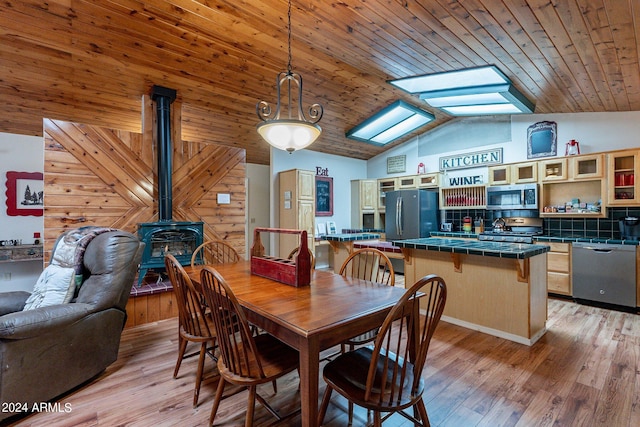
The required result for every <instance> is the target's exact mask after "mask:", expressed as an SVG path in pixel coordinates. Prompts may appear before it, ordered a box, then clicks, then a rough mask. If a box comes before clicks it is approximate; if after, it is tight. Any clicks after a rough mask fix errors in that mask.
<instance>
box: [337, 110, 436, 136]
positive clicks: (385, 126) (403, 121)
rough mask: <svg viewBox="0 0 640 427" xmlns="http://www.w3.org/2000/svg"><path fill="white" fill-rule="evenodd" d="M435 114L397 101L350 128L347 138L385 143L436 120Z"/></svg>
mask: <svg viewBox="0 0 640 427" xmlns="http://www.w3.org/2000/svg"><path fill="white" fill-rule="evenodd" d="M434 119H435V116H434V115H433V114H431V113H428V112H426V111H424V110H421V109H420V108H417V107H414V106H413V105H411V104H408V103H406V102H404V101H396V102H394V103H393V104H391V105H389V106H388V107H386V108H383V109H382V110H380V111H378V112H377V113H376V114H374V115H373V116H371V117H369V118H368V119H367V120H365V121H364V122H362V123H361V124H359V125H358V126H356V127H354V128H353V129H351V130H349V131H348V132H347V133H346V136H347V138H351V139H356V140H359V141H365V142H369V143H372V144H377V145H385V144H388V143H390V142H391V141H394V140H396V139H398V138H400V137H402V136H403V135H406V134H408V133H410V132H413V131H414V130H416V129H418V128H419V127H421V126H424V125H426V124H427V123H429V122H430V121H432V120H434Z"/></svg>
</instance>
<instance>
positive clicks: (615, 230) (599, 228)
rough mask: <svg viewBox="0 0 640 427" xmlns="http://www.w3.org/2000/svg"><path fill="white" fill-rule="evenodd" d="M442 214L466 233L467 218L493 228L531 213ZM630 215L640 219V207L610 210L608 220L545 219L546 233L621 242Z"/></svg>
mask: <svg viewBox="0 0 640 427" xmlns="http://www.w3.org/2000/svg"><path fill="white" fill-rule="evenodd" d="M442 212H443V215H444V218H442V219H444V221H446V222H452V223H453V226H454V230H453V231H460V230H462V220H463V218H464V217H465V216H470V217H471V218H483V219H484V222H485V227H491V224H492V222H493V221H494V220H495V219H497V218H499V217H502V216H519V215H521V214H523V213H524V214H528V213H529V212H531V211H514V212H512V211H507V212H505V211H492V210H484V209H460V210H446V211H442ZM533 212H535V211H533ZM522 216H524V215H522ZM629 216H631V217H638V218H640V208H608V209H607V217H606V218H544V219H543V220H544V234H547V235H567V236H568V235H571V236H572V237H579V236H584V237H591V238H602V239H620V238H621V236H620V227H619V225H618V221H619V220H620V219H622V218H626V217H629ZM442 219H441V220H442Z"/></svg>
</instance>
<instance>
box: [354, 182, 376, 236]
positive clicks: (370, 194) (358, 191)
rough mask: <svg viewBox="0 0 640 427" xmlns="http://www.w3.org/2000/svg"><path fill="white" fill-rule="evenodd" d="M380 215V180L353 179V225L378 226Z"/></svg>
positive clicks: (363, 226)
mask: <svg viewBox="0 0 640 427" xmlns="http://www.w3.org/2000/svg"><path fill="white" fill-rule="evenodd" d="M377 216H378V181H377V180H375V179H359V180H353V181H351V227H352V228H359V229H362V228H365V229H373V228H376V222H377Z"/></svg>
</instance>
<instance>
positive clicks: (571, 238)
mask: <svg viewBox="0 0 640 427" xmlns="http://www.w3.org/2000/svg"><path fill="white" fill-rule="evenodd" d="M431 236H439V237H452V238H470V239H477V238H478V235H477V234H475V233H463V232H457V231H451V232H448V233H447V232H442V231H434V232H432V233H431ZM533 240H534V241H535V242H540V243H543V242H557V243H573V242H587V243H608V244H611V245H634V246H638V245H640V242H638V241H637V240H621V239H603V238H599V237H584V235H576V234H559V235H547V234H542V235H540V236H535V237H534V238H533Z"/></svg>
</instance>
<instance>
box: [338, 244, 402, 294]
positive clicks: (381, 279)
mask: <svg viewBox="0 0 640 427" xmlns="http://www.w3.org/2000/svg"><path fill="white" fill-rule="evenodd" d="M340 274H341V275H343V276H348V277H357V278H358V279H364V280H369V281H371V282H376V283H382V284H384V285H389V286H394V285H395V282H396V275H395V272H394V271H393V266H392V265H391V260H390V259H389V257H388V256H387V255H386V254H385V253H384V252H382V251H381V250H379V249H375V248H361V249H356V250H355V251H353V252H351V254H349V256H348V257H347V259H345V260H344V262H343V263H342V266H341V267H340Z"/></svg>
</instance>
